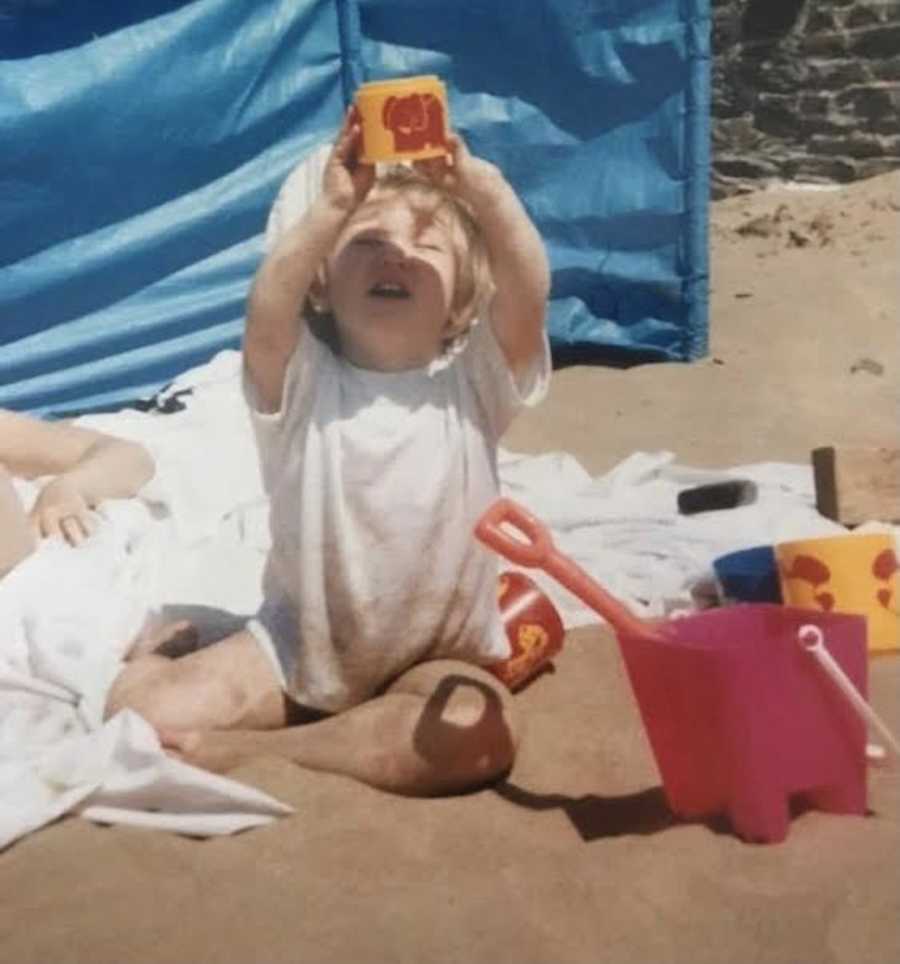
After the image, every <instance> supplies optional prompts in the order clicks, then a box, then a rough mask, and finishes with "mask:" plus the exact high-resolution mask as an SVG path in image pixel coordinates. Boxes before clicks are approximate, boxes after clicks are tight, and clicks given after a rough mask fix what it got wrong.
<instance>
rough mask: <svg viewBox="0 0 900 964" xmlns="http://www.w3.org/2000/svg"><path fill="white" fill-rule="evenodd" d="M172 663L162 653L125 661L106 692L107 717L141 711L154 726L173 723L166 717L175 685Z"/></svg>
mask: <svg viewBox="0 0 900 964" xmlns="http://www.w3.org/2000/svg"><path fill="white" fill-rule="evenodd" d="M169 662H170V661H169V660H167V659H165V658H164V657H161V656H144V657H142V658H141V659H136V660H134V661H133V662H130V663H126V664H125V666H124V667H123V669H122V672H121V673H119V675H118V676H117V677H116V679H115V680H113V684H112V686H111V687H110V691H109V694H108V695H107V698H106V711H105V717H106V719H109V718H110V717H112V716H115V715H116V713H118V712H120V711H121V710H126V709H127V710H134V711H135V712H136V713H139V714H140V715H141V716H143V717H144V719H145V720H147V721H148V722H149V723H150V724H151V725H152V726H154V727H157V726H167V725H171V721H170V720H169V719H167V716H168V715H169V714H168V712H167V707H168V705H169V703H170V702H171V700H170V690H171V686H172V681H171V679H170V678H169V677H170V674H169V673H168V672H167V670H168V665H167V664H168V663H169Z"/></svg>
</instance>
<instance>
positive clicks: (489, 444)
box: [109, 111, 549, 794]
mask: <svg viewBox="0 0 900 964" xmlns="http://www.w3.org/2000/svg"><path fill="white" fill-rule="evenodd" d="M449 144H450V160H449V161H447V160H444V159H437V160H432V161H427V162H420V163H418V164H417V165H415V168H414V169H410V168H406V169H404V168H399V169H392V170H390V171H389V172H388V173H387V174H386V175H384V176H382V177H379V178H377V179H376V177H375V170H374V168H373V167H372V166H370V165H364V164H362V163H361V162H359V161H358V158H357V155H358V150H359V145H360V130H359V126H358V124H357V122H356V119H355V117H354V115H353V113H352V111H351V112H350V113H348V116H347V118H346V120H345V123H344V126H343V128H342V130H341V132H340V134H339V136H338V138H337V140H336V142H335V145H334V147H333V149H332V152H331V154H330V156H329V159H328V161H327V163H326V166H325V170H324V175H323V181H322V191H321V194H320V196H319V197H318V198H317V199H316V200H315V201H314V202H313V203H312V205H311V207H310V208H309V209H308V211H307V212H306V214H305V215H304V216H303V217H302V218H301V219H300V220H299V222H298V223H296V224H294V225H293V226H291V227H290V228H289V229H288V230H286V231H285V232H284V234H283V236H282V237H281V238H280V239H279V240H278V242H277V244H276V245H275V247H274V248H273V250H272V251H271V252H270V254H269V255H268V257H267V258H266V259H265V260H264V262H263V264H262V266H261V267H260V269H259V271H258V273H257V276H256V279H255V281H254V284H253V288H252V291H251V294H250V299H249V311H248V320H247V330H246V335H245V340H244V349H243V351H244V375H245V392H246V396H247V400H248V403H249V405H250V409H251V413H252V419H253V422H254V427H255V430H256V434H257V442H258V445H259V451H260V456H261V460H262V470H263V478H264V481H265V484H266V487H267V490H268V492H269V495H270V497H271V528H272V540H273V544H272V549H271V552H270V556H269V558H268V561H267V566H266V571H265V575H264V583H263V588H264V598H265V602H264V604H263V606H262V608H261V610H260V612H259V613H258V615H257V617H256V618H255V619H254V620H253V621H251V623H250V624H249V625H248V627H247V629H246V630H245V631H243V632H241V633H238V634H236V635H235V636H231V637H229V638H228V639H226V640H223V641H222V642H220V643H217V644H215V645H214V646H212V647H210V648H209V649H206V650H203V651H200V652H197V653H195V654H192V655H190V656H187V657H184V658H182V659H179V660H175V661H168V662H167V661H165V660H163V659H161V658H154V657H150V658H147V659H144V660H136V661H134V662H133V663H131V664H129V665H128V666H126V668H125V670H124V671H123V674H122V675H121V676H120V678H119V680H118V681H117V684H116V685H115V686H114V688H113V692H112V694H111V699H110V705H109V709H110V711H114V710H115V709H118V708H119V707H121V706H132V707H133V708H135V709H137V710H139V711H140V712H141V713H143V714H144V715H145V716H146V717H147V718H148V719H150V721H151V722H152V723H154V725H156V727H157V729H158V731H159V732H160V733H161V735H162V738H163V742H164V743H165V744H166V745H168V746H169V747H170V748H172V749H173V750H174V751H176V752H178V753H180V754H181V755H182V756H183V757H184V758H185V759H187V760H189V761H190V762H194V763H197V764H198V765H201V766H206V767H208V768H211V769H225V768H228V767H230V766H232V765H234V764H235V763H237V762H239V761H240V760H242V759H244V758H245V757H247V756H250V755H254V754H259V753H263V754H276V755H280V756H283V757H286V758H288V759H291V760H294V761H296V762H297V763H299V764H301V765H304V766H307V767H310V768H313V769H323V770H328V771H331V772H337V773H344V774H347V775H350V776H353V777H356V778H357V779H360V780H363V781H365V782H367V783H370V784H372V785H374V786H379V787H383V788H385V789H389V790H393V791H396V792H401V793H414V794H432V793H441V792H454V791H459V790H463V789H468V788H470V787H473V786H476V785H479V784H481V783H483V782H485V781H487V780H490V779H493V778H495V777H496V776H498V775H499V774H501V773H503V772H505V771H506V770H508V768H509V766H510V765H511V763H512V760H513V756H514V753H515V746H516V742H517V730H516V725H515V723H514V721H513V718H512V706H511V701H510V695H509V693H508V692H507V691H506V690H505V689H504V687H503V686H502V685H501V684H500V683H498V682H497V681H496V680H495V679H494V677H493V676H491V674H489V673H487V672H486V671H484V670H482V669H480V668H479V666H478V664H482V665H487V664H490V663H494V662H497V661H498V660H501V659H503V658H504V657H505V656H506V655H507V654H508V652H509V647H508V643H507V641H506V638H505V634H504V630H503V626H502V624H501V620H500V615H499V611H498V607H497V569H498V566H497V561H496V559H495V558H494V557H493V556H492V555H491V554H490V553H488V552H487V551H486V550H484V549H483V548H482V547H480V546H479V545H478V543H477V542H476V540H475V538H474V536H473V528H474V525H475V522H476V520H477V519H478V517H479V516H480V515H481V513H482V512H483V511H484V510H485V509H486V508H487V506H488V505H489V504H490V503H491V502H492V501H493V499H494V498H495V497H496V496H497V493H498V472H497V462H496V453H497V444H498V440H499V438H500V436H501V434H502V433H503V431H504V430H505V429H506V427H507V426H508V424H509V422H510V420H511V419H512V417H513V416H514V415H515V413H516V411H517V410H518V409H519V408H520V407H521V406H522V405H523V404H531V403H534V402H536V401H538V400H539V398H540V397H541V396H542V395H543V393H544V391H545V389H546V382H547V379H548V372H549V353H548V348H547V341H546V335H545V330H544V313H545V307H546V300H547V295H548V290H549V268H548V264H547V259H546V255H545V253H544V249H543V245H542V243H541V241H540V238H539V236H538V233H537V231H536V230H535V228H534V226H533V225H532V223H531V221H530V220H529V218H528V216H527V214H526V213H525V211H524V209H523V207H522V206H521V204H520V202H519V201H518V199H517V198H516V196H515V193H514V192H513V190H512V188H511V187H510V186H509V184H508V183H507V182H506V181H505V179H504V178H503V176H502V175H501V173H500V171H499V170H497V168H496V167H494V166H493V165H491V164H489V163H487V162H485V161H483V160H480V159H478V158H475V157H473V156H472V155H471V154H470V153H469V151H468V150H467V148H466V146H465V145H464V144H463V142H462V140H461V139H460V138H459V137H458V136H456V135H451V137H450V142H449ZM301 315H302V317H301ZM310 720H313V722H310ZM300 723H304V724H305V725H293V724H300Z"/></svg>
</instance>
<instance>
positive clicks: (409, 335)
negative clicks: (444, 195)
mask: <svg viewBox="0 0 900 964" xmlns="http://www.w3.org/2000/svg"><path fill="white" fill-rule="evenodd" d="M461 244H462V230H461V228H460V227H459V225H457V224H456V222H455V221H454V219H453V218H452V216H451V215H450V213H449V212H448V211H447V210H446V209H445V208H442V207H441V205H440V202H439V200H438V199H436V198H433V197H430V196H428V195H427V194H423V193H420V192H408V193H400V192H397V191H396V190H378V189H377V188H376V190H375V191H373V192H372V194H370V195H369V197H368V198H367V200H366V201H365V202H364V203H363V204H362V205H360V207H359V208H358V209H357V211H356V212H355V213H354V214H353V216H352V217H351V219H350V220H349V222H348V223H347V225H346V227H345V228H344V230H343V231H342V232H341V235H340V237H339V238H338V241H337V244H336V245H335V250H334V252H333V253H332V255H331V257H329V258H328V261H327V264H326V282H327V292H328V301H329V303H330V308H331V311H332V314H333V315H334V318H335V322H336V324H337V328H338V335H339V337H340V341H341V350H342V352H343V353H344V354H345V355H346V357H347V358H348V360H349V361H351V362H353V363H354V364H358V365H361V366H362V367H367V368H378V369H382V370H387V371H390V370H399V369H403V368H412V367H418V366H422V365H425V364H427V363H428V362H429V361H431V360H432V359H433V358H435V357H436V356H437V355H439V354H440V352H441V350H442V348H443V342H444V339H445V338H446V337H447V335H448V333H449V328H450V317H451V308H452V304H453V295H454V291H455V289H456V277H457V252H458V251H459V250H460V247H461Z"/></svg>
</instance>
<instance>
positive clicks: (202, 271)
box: [0, 0, 708, 414]
mask: <svg viewBox="0 0 900 964" xmlns="http://www.w3.org/2000/svg"><path fill="white" fill-rule="evenodd" d="M119 7H122V8H125V9H124V10H120V9H119ZM707 44H708V41H707V0H683V2H680V3H678V2H674V0H668V2H666V0H659V2H651V0H606V2H601V0H515V2H511V0H506V2H503V3H501V2H499V0H481V2H478V0H456V2H447V0H193V2H184V0H182V2H178V0H130V2H129V3H127V4H110V3H109V2H108V0H71V2H68V3H65V2H62V0H42V2H40V3H37V2H35V0H0V406H5V407H12V408H17V409H21V410H29V411H33V412H47V413H56V414H60V413H65V412H71V411H89V410H94V409H100V408H113V407H117V406H119V405H121V404H124V403H125V402H127V401H130V400H133V399H135V398H137V397H140V396H143V395H146V394H149V393H150V392H152V391H154V390H155V389H156V388H158V387H159V386H160V385H162V384H164V383H165V382H166V381H168V380H170V379H171V378H172V377H173V376H174V375H176V374H177V373H178V372H180V371H183V370H184V369H186V368H188V367H190V366H191V365H194V364H198V363H200V362H202V361H205V360H207V359H208V358H209V357H211V356H212V354H214V353H215V352H216V351H218V350H219V349H221V348H223V347H236V346H237V345H238V343H239V341H240V335H241V330H242V325H243V311H244V303H245V299H246V295H247V290H248V287H249V283H250V280H251V278H252V275H253V272H254V270H255V267H256V265H257V263H258V260H259V257H260V253H261V232H262V229H263V226H264V224H265V218H266V213H267V211H268V209H269V206H270V205H271V203H272V201H273V199H274V197H275V194H276V192H277V189H278V186H279V184H280V183H281V181H282V180H283V178H284V177H285V176H286V174H287V172H288V171H289V170H290V169H291V167H292V166H293V165H294V164H295V163H296V162H297V161H298V160H299V159H301V158H302V157H303V156H305V155H306V154H307V153H309V151H310V150H312V148H313V147H314V146H315V145H317V144H319V143H321V141H322V140H323V139H324V138H327V137H330V135H331V133H332V132H333V130H334V129H335V128H336V126H337V124H338V123H339V120H340V116H341V111H342V108H343V105H344V104H345V103H346V101H347V98H348V97H349V96H350V95H351V94H352V91H353V89H354V87H355V86H356V84H357V83H358V82H359V81H360V80H362V79H376V78H381V77H384V76H393V75H397V74H402V73H423V72H428V73H438V74H440V75H441V76H442V77H443V78H444V80H445V81H446V83H447V85H448V89H449V93H450V103H451V113H452V116H453V120H454V122H455V123H456V124H457V126H458V127H459V128H460V129H461V130H462V132H463V133H464V134H465V135H466V137H467V140H468V142H469V143H470V146H471V147H472V148H473V150H475V151H476V152H477V153H479V154H482V155H483V156H485V157H488V158H490V159H492V160H494V161H496V162H497V163H498V164H500V165H501V167H502V168H503V170H504V171H505V173H506V174H507V177H508V178H509V179H510V181H511V182H512V183H513V184H514V186H515V187H516V188H517V190H518V191H519V192H520V193H521V195H522V197H523V199H524V201H525V203H526V205H527V206H528V208H529V210H530V211H531V213H532V215H533V217H534V219H535V221H536V222H537V224H538V226H539V228H540V230H541V232H542V234H543V236H544V238H545V239H546V241H547V245H548V249H549V251H550V256H551V261H552V265H553V302H552V305H551V312H550V333H551V340H552V342H553V345H554V349H555V352H556V355H557V357H558V359H566V358H569V357H591V358H597V359H603V360H616V361H618V360H622V361H626V362H627V361H629V360H646V359H685V360H687V359H690V358H695V357H698V356H699V355H701V354H703V352H704V351H705V346H706V324H707V321H706V238H705V226H706V192H707V166H708V154H707V147H706V138H707V129H708V121H707V101H708V94H707V73H708V46H707Z"/></svg>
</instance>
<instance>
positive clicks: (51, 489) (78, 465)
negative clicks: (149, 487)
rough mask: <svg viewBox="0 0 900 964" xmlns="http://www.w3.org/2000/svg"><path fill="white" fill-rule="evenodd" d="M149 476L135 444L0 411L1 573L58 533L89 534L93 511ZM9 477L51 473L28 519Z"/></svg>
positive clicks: (77, 538) (149, 465) (76, 537)
mask: <svg viewBox="0 0 900 964" xmlns="http://www.w3.org/2000/svg"><path fill="white" fill-rule="evenodd" d="M153 472H154V465H153V459H152V458H151V456H150V454H149V452H147V450H146V449H145V448H144V447H143V446H142V445H138V444H137V443H135V442H131V441H127V440H125V439H119V438H113V437H112V436H110V435H105V434H103V433H101V432H95V431H93V430H92V429H87V428H83V427H82V426H79V425H71V424H68V423H64V422H48V421H44V420H42V419H38V418H32V417H30V416H28V415H20V414H18V413H16V412H8V411H4V410H0V576H3V574H4V573H6V572H8V571H9V570H10V569H11V568H12V567H13V566H14V565H16V563H18V562H19V561H20V560H21V559H23V558H24V557H25V556H27V555H28V554H29V553H30V552H31V551H32V550H33V549H34V548H35V545H36V540H37V539H38V538H46V537H48V536H54V535H58V536H61V537H62V538H64V539H65V540H66V541H67V542H68V543H69V544H70V545H73V546H77V545H80V544H81V543H82V542H83V541H84V540H85V539H86V538H87V537H88V536H89V535H90V533H91V531H92V530H93V526H94V520H93V517H92V514H91V510H92V509H93V508H95V507H96V506H97V505H98V504H99V503H100V502H102V501H103V500H104V499H115V498H127V497H129V496H132V495H135V494H136V493H137V491H138V490H139V489H140V487H141V486H142V485H143V484H144V483H145V482H147V481H148V480H149V479H150V478H151V477H152V475H153ZM14 476H18V477H19V478H24V479H34V478H39V477H43V476H53V478H50V479H49V480H48V481H47V482H46V483H44V484H43V485H42V487H41V490H40V491H39V492H38V495H37V498H36V499H35V502H34V505H33V506H32V507H31V510H30V512H29V513H28V514H27V515H26V513H25V510H24V507H23V506H22V504H21V502H20V501H19V497H18V495H17V493H16V491H15V488H14V487H13V483H12V479H13V477H14Z"/></svg>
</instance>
